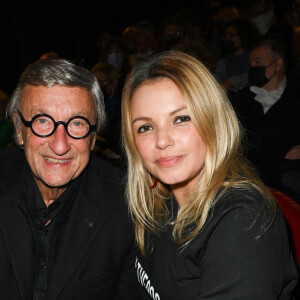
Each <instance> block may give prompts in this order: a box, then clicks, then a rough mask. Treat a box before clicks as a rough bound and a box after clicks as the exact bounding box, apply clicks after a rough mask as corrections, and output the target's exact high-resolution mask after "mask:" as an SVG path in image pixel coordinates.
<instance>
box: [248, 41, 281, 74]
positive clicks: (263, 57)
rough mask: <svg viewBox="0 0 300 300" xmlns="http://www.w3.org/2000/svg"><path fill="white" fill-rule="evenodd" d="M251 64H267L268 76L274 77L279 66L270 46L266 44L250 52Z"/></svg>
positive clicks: (252, 65)
mask: <svg viewBox="0 0 300 300" xmlns="http://www.w3.org/2000/svg"><path fill="white" fill-rule="evenodd" d="M272 63H273V64H272ZM250 66H251V67H260V66H266V67H267V69H266V74H265V75H266V77H267V78H270V77H272V76H273V75H274V73H276V71H277V68H278V66H277V63H276V59H275V58H274V57H273V56H272V53H271V50H270V46H267V45H265V46H260V47H258V48H255V49H253V50H252V51H251V54H250Z"/></svg>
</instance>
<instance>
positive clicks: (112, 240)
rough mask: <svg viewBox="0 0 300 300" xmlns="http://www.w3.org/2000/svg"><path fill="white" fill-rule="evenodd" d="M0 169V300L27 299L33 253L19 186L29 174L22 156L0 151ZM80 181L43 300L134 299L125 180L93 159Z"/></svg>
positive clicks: (58, 236)
mask: <svg viewBox="0 0 300 300" xmlns="http://www.w3.org/2000/svg"><path fill="white" fill-rule="evenodd" d="M0 165H1V168H0V298H1V299H13V300H19V299H22V300H31V299H32V297H33V288H34V284H35V280H36V274H37V255H36V247H35V246H34V243H35V242H34V238H33V231H32V226H31V221H30V217H29V216H28V212H27V210H26V207H25V206H24V205H23V201H22V198H23V191H22V188H23V184H22V183H23V180H24V176H32V175H31V173H30V170H29V167H28V165H27V162H26V160H25V156H24V153H23V151H22V150H15V149H13V148H11V149H4V150H1V152H0ZM80 176H82V178H80V180H79V181H78V182H79V184H80V186H79V187H78V193H77V195H76V196H75V197H74V199H72V201H73V203H72V205H71V207H70V210H69V211H68V214H67V216H66V218H64V219H62V220H61V222H60V224H59V230H56V231H54V232H55V233H54V236H53V238H52V240H51V243H50V249H49V256H50V257H51V259H52V265H51V273H50V274H49V278H48V293H47V300H54V299H59V300H76V299H84V300H92V299H97V300H99V299H138V296H137V294H136V293H137V292H136V286H135V284H136V280H135V277H134V257H135V253H136V250H135V243H134V232H133V227H132V224H131V223H130V221H129V217H128V212H127V206H126V204H125V200H124V189H123V184H122V176H121V174H120V173H119V171H118V169H116V168H113V167H111V166H110V165H109V164H108V163H106V162H105V161H102V160H100V159H99V158H97V157H92V158H91V161H90V163H89V165H88V167H87V168H86V170H85V171H84V172H83V174H81V175H80ZM25 188H26V187H25Z"/></svg>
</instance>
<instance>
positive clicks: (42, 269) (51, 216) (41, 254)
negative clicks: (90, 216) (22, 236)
mask: <svg viewBox="0 0 300 300" xmlns="http://www.w3.org/2000/svg"><path fill="white" fill-rule="evenodd" d="M34 195H35V204H36V209H35V214H34V218H33V220H32V222H33V228H34V233H35V240H36V245H37V250H38V277H37V281H36V286H35V290H34V297H33V299H34V300H41V299H45V296H46V292H47V265H48V249H49V243H50V240H51V237H52V234H53V230H54V223H55V217H56V216H57V214H58V213H59V211H60V208H61V206H62V201H63V199H62V198H63V197H62V195H61V196H60V197H59V198H58V199H56V200H55V201H54V202H53V203H51V204H50V205H49V206H48V207H47V206H46V204H45V202H44V200H43V199H42V197H41V194H40V192H39V190H38V188H37V186H36V185H35V193H34Z"/></svg>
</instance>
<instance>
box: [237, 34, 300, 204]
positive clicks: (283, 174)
mask: <svg viewBox="0 0 300 300" xmlns="http://www.w3.org/2000/svg"><path fill="white" fill-rule="evenodd" d="M249 60H250V66H251V67H250V69H249V82H250V85H249V86H248V87H245V88H244V89H242V90H240V91H239V93H238V94H237V97H236V99H235V101H233V102H232V103H233V105H234V107H235V109H236V111H237V114H238V116H239V118H240V120H241V122H242V124H243V127H244V129H245V131H246V133H247V141H246V143H247V157H248V159H250V161H252V163H253V164H254V165H255V166H256V168H257V169H258V171H259V173H260V175H261V177H262V179H263V181H264V182H265V184H267V185H269V186H272V187H274V188H277V189H279V190H281V191H282V192H284V193H286V194H288V195H289V196H290V197H292V198H294V200H296V201H297V202H298V203H300V189H299V184H295V182H297V181H298V182H299V178H300V117H299V116H300V115H299V113H300V101H299V94H300V86H299V83H298V82H299V80H297V77H295V74H294V73H291V74H289V75H288V74H287V73H286V71H287V67H288V61H287V55H286V48H285V47H284V45H283V44H282V43H281V42H280V41H278V40H274V39H266V40H262V41H259V42H257V43H256V44H255V45H254V46H253V49H252V50H251V53H250V57H249Z"/></svg>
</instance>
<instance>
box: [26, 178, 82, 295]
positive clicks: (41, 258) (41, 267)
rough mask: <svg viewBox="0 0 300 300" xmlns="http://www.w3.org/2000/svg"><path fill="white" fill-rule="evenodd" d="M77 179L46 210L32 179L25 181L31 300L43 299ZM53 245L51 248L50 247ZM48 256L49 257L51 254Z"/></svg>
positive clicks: (75, 189)
mask: <svg viewBox="0 0 300 300" xmlns="http://www.w3.org/2000/svg"><path fill="white" fill-rule="evenodd" d="M80 178H81V176H79V178H77V179H75V180H73V181H72V182H71V183H70V184H69V185H68V187H67V189H66V190H65V191H64V192H63V193H62V194H61V195H60V197H59V198H58V199H56V200H55V201H54V202H53V203H51V204H50V205H49V206H48V207H47V206H46V204H45V202H44V200H43V198H42V196H41V194H40V191H39V189H38V186H37V184H36V182H35V180H34V178H33V176H28V178H27V179H26V180H25V183H24V187H23V191H24V204H25V207H26V210H27V211H28V212H29V219H30V222H31V225H32V230H33V234H34V238H35V256H36V265H35V267H34V270H35V272H34V273H35V277H36V279H35V286H34V287H33V291H34V297H33V300H43V299H46V294H47V286H48V281H49V277H50V276H51V270H52V264H53V263H54V261H53V258H54V257H55V249H56V246H55V245H54V244H55V242H56V241H57V237H58V235H59V231H60V226H61V224H62V223H63V222H64V220H65V219H66V218H67V216H68V212H69V210H70V209H71V206H72V203H73V201H72V199H74V197H75V194H76V191H77V190H78V187H79V181H80ZM51 245H52V246H51ZM50 252H51V253H50Z"/></svg>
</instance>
